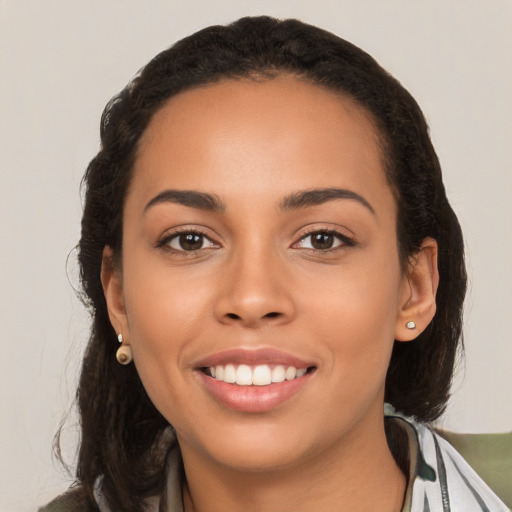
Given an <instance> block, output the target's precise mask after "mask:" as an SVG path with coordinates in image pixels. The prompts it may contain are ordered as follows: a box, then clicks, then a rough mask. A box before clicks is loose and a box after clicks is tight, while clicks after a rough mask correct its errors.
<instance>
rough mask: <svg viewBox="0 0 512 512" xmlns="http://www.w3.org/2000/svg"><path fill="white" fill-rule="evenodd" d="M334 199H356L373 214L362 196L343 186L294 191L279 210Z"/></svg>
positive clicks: (302, 206) (372, 210)
mask: <svg viewBox="0 0 512 512" xmlns="http://www.w3.org/2000/svg"><path fill="white" fill-rule="evenodd" d="M336 199H348V200H351V201H357V202H358V203H360V204H362V205H363V206H364V207H365V208H366V209H368V210H369V211H370V212H371V213H372V214H373V215H375V210H374V209H373V207H372V205H371V204H370V203H369V202H368V201H367V200H366V199H365V198H364V197H363V196H361V195H359V194H358V193H356V192H354V191H352V190H348V189H344V188H317V189H312V190H304V191H300V192H295V193H293V194H290V195H289V196H287V197H285V198H284V199H283V201H281V203H280V205H279V207H280V209H281V210H297V209H300V208H307V207H309V206H317V205H320V204H323V203H326V202H328V201H334V200H336Z"/></svg>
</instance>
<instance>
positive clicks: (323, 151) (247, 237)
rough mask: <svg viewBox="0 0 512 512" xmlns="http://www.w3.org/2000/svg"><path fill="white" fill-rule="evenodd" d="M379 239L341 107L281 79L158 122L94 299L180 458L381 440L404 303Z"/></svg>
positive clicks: (360, 155)
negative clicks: (118, 263) (112, 269)
mask: <svg viewBox="0 0 512 512" xmlns="http://www.w3.org/2000/svg"><path fill="white" fill-rule="evenodd" d="M395 226H396V205H395V201H394V198H393V194H392V192H391V190H390V187H389V185H388V184H387V181H386V178H385V174H384V170H383V157H382V154H381V151H380V149H379V144H378V137H377V133H376V130H375V128H374V126H373V124H372V122H371V120H370V118H369V116H368V115H367V114H366V113H365V111H364V110H363V109H362V108H360V107H359V106H357V105H356V104H354V102H352V101H350V100H349V99H343V98H341V97H340V96H337V95H335V94H334V93H332V92H329V91H327V90H324V89H322V88H320V87H318V86H315V85H310V84H307V83H304V82H300V81H297V80H294V79H292V78H288V77H281V78H276V79H273V80H269V81H260V82H257V81H250V80H247V81H226V82H223V83H220V84H216V85H211V86H207V87H202V88H198V89H195V90H190V91H187V92H184V93H181V94H179V95H178V96H175V97H173V98H172V99H171V100H170V101H169V102H168V103H167V104H166V105H165V106H164V107H163V108H162V109H161V110H160V111H159V112H157V114H156V115H155V116H154V118H153V119H152V121H151V123H150V125H149V127H148V128H147V130H146V132H145V133H144V135H143V137H142V139H141V142H140V146H139V152H138V157H137V160H136V163H135V168H134V178H133V182H132V183H131V185H130V188H129V191H128V194H127V198H126V205H125V211H124V230H123V256H122V271H121V272H119V273H114V274H113V275H112V276H110V277H109V278H108V279H106V280H105V283H106V285H105V290H106V295H107V300H108V303H109V310H110V314H111V318H112V322H113V325H114V327H115V328H116V329H117V330H122V333H123V336H124V339H125V340H126V341H127V343H129V344H130V345H131V347H132V350H133V355H134V362H135V364H136V367H137V371H138V372H139V374H140V377H141V379H142V382H143V384H144V386H145V388H146V390H147V392H148V394H149V396H150V398H151V400H152V401H153V403H154V404H155V406H156V407H157V408H158V410H159V411H160V412H161V413H162V414H163V415H164V416H165V418H166V419H167V420H168V421H169V422H170V423H171V424H172V425H174V427H175V428H176V430H177V433H178V439H179V442H180V445H181V448H182V450H183V452H184V454H185V456H186V457H187V456H190V457H193V456H194V457H197V458H198V460H208V461H210V462H213V463H219V464H222V465H223V466H224V467H232V468H238V469H246V470H262V469H264V468H270V467H272V468H275V467H288V466H290V465H293V464H297V463H300V462H307V461H309V460H311V459H312V458H314V457H317V456H319V455H321V454H325V453H327V450H329V453H333V454H334V453H338V452H339V451H340V450H344V449H346V447H347V446H348V440H350V444H351V445H352V446H354V442H356V440H357V439H359V440H360V441H361V442H364V439H365V437H367V438H368V437H369V436H372V435H374V434H375V432H376V431H377V429H382V414H383V413H382V404H383V396H384V383H385V377H386V370H387V367H388V363H389V359H390V354H391V349H392V346H393V341H394V338H395V333H396V330H397V328H402V327H397V326H402V324H404V323H405V322H406V321H407V319H404V318H403V317H402V316H403V308H404V305H405V304H406V303H407V301H408V300H409V298H410V293H411V290H410V286H409V282H408V279H407V277H406V276H404V275H403V273H402V271H401V267H400V264H399V258H398V250H397V237H396V229H395ZM211 368H214V370H211ZM296 372H298V373H296ZM212 373H213V374H214V375H215V376H213V375H212ZM283 379H284V380H283ZM287 379H290V380H287ZM233 380H235V382H232V381H233ZM226 381H227V382H226ZM272 381H273V382H272ZM251 382H254V383H255V384H250V383H251ZM269 382H271V383H269Z"/></svg>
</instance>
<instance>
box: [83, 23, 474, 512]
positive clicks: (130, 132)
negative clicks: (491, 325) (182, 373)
mask: <svg viewBox="0 0 512 512" xmlns="http://www.w3.org/2000/svg"><path fill="white" fill-rule="evenodd" d="M279 75H291V76H293V77H296V78H297V79H299V80H304V81H307V82H308V83H312V84H316V85H319V86H321V87H325V88H327V89H329V90H332V91H335V92H338V93H340V94H341V95H343V96H345V97H350V98H352V99H353V100H355V101H356V102H357V103H358V104H359V105H360V106H361V107H362V108H364V109H365V110H366V111H367V112H369V113H370V114H371V116H372V118H373V120H374V122H375V125H376V126H377V129H378V132H379V135H380V140H381V142H382V145H383V148H384V153H385V159H386V168H385V172H386V175H387V179H388V182H389V184H390V186H391V188H392V190H393V192H394V194H395V198H396V202H397V205H398V220H397V223H398V225H397V233H398V244H399V254H400V258H401V262H402V264H404V263H405V262H406V261H407V260H408V258H409V257H410V256H411V255H414V253H415V252H417V251H418V249H419V248H420V245H421V243H422V241H423V240H424V239H425V238H426V237H432V238H434V239H435V240H436V241H437V243H438V245H439V262H438V265H439V273H440V285H439V289H438V293H437V312H436V314H435V317H434V319H433V321H432V322H431V323H430V325H429V326H428V327H427V329H426V330H425V331H424V332H422V333H421V334H420V335H419V336H418V338H417V339H416V340H415V341H414V342H411V343H398V342H395V346H394V349H393V353H392V357H391V362H390V366H389V370H388V374H387V381H386V401H388V402H390V403H391V404H393V405H394V407H395V408H396V409H398V410H400V411H403V412H404V413H406V414H408V415H413V416H416V417H417V418H419V419H420V420H422V421H427V422H430V421H433V420H435V419H436V418H438V417H439V415H440V414H441V413H442V412H443V410H444V408H445V406H446V402H447V399H448V396H449V390H450V385H451V379H452V375H453V371H454V364H455V361H456V357H457V353H458V350H457V348H458V346H459V345H461V339H462V305H463V300H464V295H465V290H466V273H465V266H464V254H463V240H462V234H461V230H460V226H459V223H458V221H457V218H456V216H455V214H454V212H453V211H452V209H451V207H450V205H449V203H448V200H447V198H446V193H445V189H444V186H443V182H442V176H441V169H440V165H439V161H438V158H437V156H436V153H435V151H434V148H433V146H432V143H431V141H430V137H429V133H428V127H427V124H426V122H425V119H424V117H423V114H422V112H421V110H420V108H419V106H418V105H417V103H416V102H415V100H414V99H413V98H412V97H411V95H410V94H409V93H408V92H407V91H406V90H405V89H404V88H403V87H402V86H401V84H400V83H399V82H398V81H397V80H396V79H394V78H393V77H392V76H390V75H389V74H388V73H387V72H386V71H385V70H384V69H383V68H382V67H380V66H379V64H377V62H376V61H375V60H374V59H373V58H372V57H370V56H369V55H368V54H367V53H365V52H364V51H362V50H361V49H359V48H357V47H356V46H354V45H352V44H351V43H349V42H347V41H345V40H343V39H341V38H339V37H337V36H335V35H333V34H331V33H329V32H326V31H324V30H321V29H319V28H316V27H313V26H311V25H307V24H305V23H302V22H300V21H297V20H284V21H280V20H277V19H273V18H270V17H257V18H242V19H240V20H238V21H236V22H235V23H232V24H230V25H227V26H212V27H209V28H206V29H204V30H201V31H199V32H197V33H195V34H193V35H191V36H189V37H186V38H185V39H183V40H181V41H179V42H178V43H176V44H175V45H174V46H172V47H170V48H169V49H167V50H165V51H163V52H162V53H160V54H159V55H157V56H156V57H155V58H154V59H153V60H151V61H150V62H149V63H148V64H147V65H146V66H145V67H144V68H143V69H142V70H141V72H140V73H139V74H138V75H137V76H136V77H135V78H134V79H133V80H132V82H131V83H130V84H129V85H128V86H127V87H126V88H125V89H124V90H123V91H122V92H121V93H119V94H118V95H117V96H115V97H114V98H113V99H112V100H111V101H110V102H109V104H108V105H107V106H106V108H105V110H104V112H103V116H102V119H101V149H100V151H99V153H98V154H97V155H96V156H95V157H94V159H93V160H92V161H91V163H90V164H89V166H88V168H87V171H86V173H85V176H84V179H83V183H84V185H85V206H84V213H83V219H82V235H81V239H80V244H79V263H80V270H81V281H82V285H83V292H84V297H85V301H86V303H87V305H88V306H89V307H90V309H91V312H92V319H93V322H92V330H91V335H90V340H89V344H88V347H87V350H86V353H85V357H84V360H83V367H82V373H81V377H80V382H79V388H78V391H77V402H78V408H79V412H80V417H81V429H82V436H81V445H80V450H79V458H78V469H77V479H78V483H79V484H80V485H79V489H80V494H81V496H82V500H83V502H85V503H87V504H88V508H90V509H91V510H97V506H96V505H94V503H95V502H94V497H93V489H94V485H95V482H96V481H97V479H98V477H100V476H101V492H102V495H103V497H104V499H106V500H107V502H108V503H109V505H110V507H111V509H112V510H123V511H125V512H131V511H133V512H135V511H141V510H143V509H144V499H145V498H147V497H148V496H150V495H154V494H161V493H162V492H163V489H164V485H165V459H166V457H167V453H168V451H169V449H170V448H171V445H172V442H173V441H171V440H169V436H168V432H169V430H168V429H169V424H168V422H167V421H166V420H165V418H164V417H163V416H162V415H161V414H160V413H159V412H158V411H157V409H156V408H155V407H154V405H153V404H152V402H151V401H150V399H149V397H148V395H147V394H146V391H145V390H144V387H143V385H142V383H141V381H140V379H139V376H138V374H137V371H136V369H135V366H134V365H129V366H126V367H125V366H120V365H119V364H118V363H117V362H116V357H115V353H116V350H117V348H118V343H117V339H116V333H115V332H114V330H113V328H112V326H111V324H110V321H109V317H108V314H107V307H106V302H105V297H104V295H103V289H102V285H101V281H100V270H101V263H102V252H103V249H104V247H105V246H110V247H111V248H112V249H113V252H114V255H116V254H117V255H119V254H120V251H121V248H122V219H123V205H124V200H125V196H126V193H127V189H128V186H129V184H130V180H131V178H132V171H133V164H134V160H135V158H136V155H137V147H138V142H139V140H140V138H141V135H142V134H143V133H144V130H145V129H146V127H147V126H148V123H149V122H150V120H151V118H152V116H153V115H154V114H155V112H157V111H158V110H159V109H160V108H161V107H162V106H163V105H164V104H165V102H166V101H167V100H168V99H169V98H170V97H171V96H174V95H176V94H178V93H179V92H181V91H184V90H187V89H191V88H194V87H198V86H201V85H204V84H212V83H215V82H218V81H222V80H226V79H230V80H237V79H253V78H254V79H262V78H263V79H269V80H270V79H272V78H273V77H276V76H279Z"/></svg>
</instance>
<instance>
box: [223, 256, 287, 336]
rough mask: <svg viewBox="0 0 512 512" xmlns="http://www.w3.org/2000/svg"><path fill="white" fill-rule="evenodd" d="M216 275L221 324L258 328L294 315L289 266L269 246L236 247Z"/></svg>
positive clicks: (282, 322)
mask: <svg viewBox="0 0 512 512" xmlns="http://www.w3.org/2000/svg"><path fill="white" fill-rule="evenodd" d="M231 260H232V261H231V262H230V263H228V264H227V265H226V268H225V272H223V275H222V276H219V279H220V280H221V281H222V285H221V286H220V290H221V291H220V293H219V296H218V298H217V301H216V304H215V316H216V317H217V320H218V321H219V322H221V323H224V324H238V325H240V326H244V327H250V328H258V327H261V326H264V325H269V324H272V325H277V324H284V323H287V322H289V321H290V320H291V319H292V318H293V317H294V315H295V304H294V301H293V297H292V295H293V293H292V291H293V287H292V286H291V285H292V283H291V282H290V279H289V278H288V277H287V276H288V275H289V274H290V270H289V269H287V268H286V267H287V266H286V262H285V261H284V257H283V256H280V255H279V254H275V253H273V252H272V251H270V250H267V251H264V250H259V251H254V250H253V251H251V250H248V251H245V252H244V253H242V252H241V251H238V252H237V254H233V255H232V258H231Z"/></svg>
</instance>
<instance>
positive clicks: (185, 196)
mask: <svg viewBox="0 0 512 512" xmlns="http://www.w3.org/2000/svg"><path fill="white" fill-rule="evenodd" d="M161 203H176V204H181V205H183V206H189V207H191V208H197V209H199V210H205V211H209V212H219V213H222V212H224V211H225V210H226V205H225V204H224V203H223V202H222V201H221V200H220V198H219V197H218V196H216V195H215V194H208V193H206V192H198V191H196V190H164V191H163V192H160V194H158V195H156V196H155V197H153V199H151V201H149V203H148V204H146V206H145V207H144V213H146V212H147V211H148V210H149V209H150V208H151V207H152V206H155V205H157V204H161Z"/></svg>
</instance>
